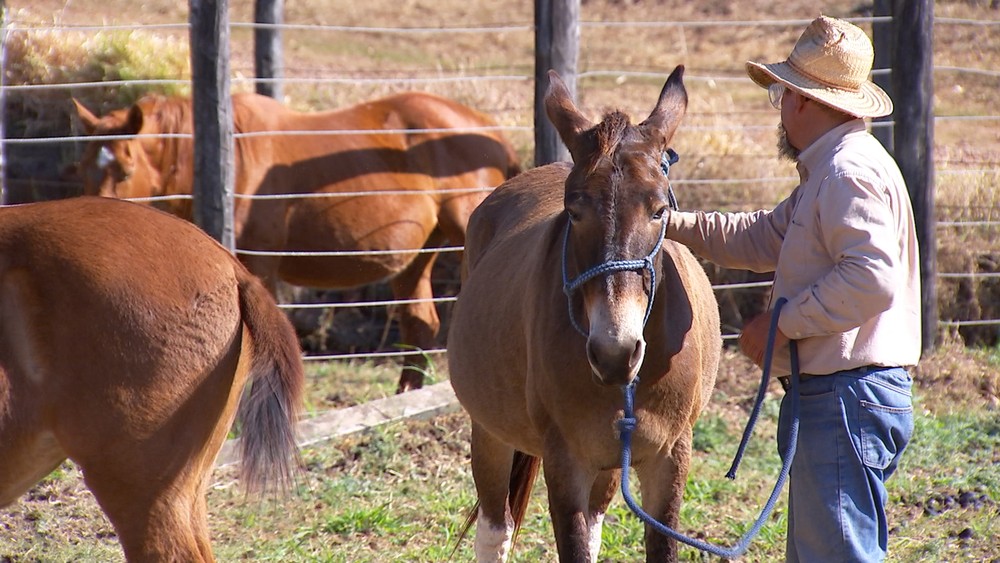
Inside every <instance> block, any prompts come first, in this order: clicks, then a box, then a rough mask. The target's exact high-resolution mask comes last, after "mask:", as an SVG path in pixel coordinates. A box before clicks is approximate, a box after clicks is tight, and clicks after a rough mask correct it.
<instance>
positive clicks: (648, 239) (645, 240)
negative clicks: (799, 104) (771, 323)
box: [545, 66, 687, 385]
mask: <svg viewBox="0 0 1000 563" xmlns="http://www.w3.org/2000/svg"><path fill="white" fill-rule="evenodd" d="M683 74H684V67H683V66H678V67H677V68H676V69H674V71H673V73H671V75H670V77H669V78H668V79H667V82H666V84H665V85H664V86H663V90H662V91H661V92H660V97H659V100H658V101H657V103H656V107H655V108H654V109H653V112H652V113H651V114H650V115H649V117H647V118H646V119H645V121H643V122H642V123H639V124H638V125H633V124H632V123H631V121H630V119H629V117H628V116H627V115H625V114H624V113H622V112H619V111H615V112H610V113H608V114H607V115H605V117H604V119H603V120H602V121H601V122H600V123H597V124H594V123H592V122H591V121H590V120H589V119H587V118H586V117H585V116H584V115H583V114H582V113H581V112H580V111H579V110H578V109H577V108H576V106H575V105H574V103H573V101H572V99H571V97H570V94H569V91H568V90H567V88H566V86H565V84H564V83H563V82H562V80H561V79H560V78H559V76H558V75H557V74H556V73H555V72H553V71H550V72H549V89H548V92H547V93H546V98H545V109H546V112H547V113H548V116H549V119H550V120H551V121H552V123H553V125H555V128H556V129H557V130H558V131H559V136H560V137H561V138H562V141H563V143H565V145H566V147H567V148H568V149H569V152H570V154H571V155H572V157H573V169H572V171H571V172H570V173H569V177H568V178H567V179H566V187H565V200H564V205H565V214H566V220H567V222H568V225H567V227H566V229H567V230H566V241H565V249H566V250H565V257H564V261H565V266H564V271H565V273H566V275H567V279H568V280H575V282H576V283H572V282H571V283H568V284H567V293H568V295H567V297H568V298H569V299H570V300H571V304H572V306H571V307H570V310H571V311H575V313H574V314H575V316H576V318H575V319H574V322H575V323H576V324H577V326H579V327H580V328H581V330H582V331H583V332H585V333H586V334H587V359H588V360H589V362H590V366H591V368H592V369H593V373H594V377H595V379H596V380H597V382H598V383H602V384H606V385H624V384H627V383H629V382H631V381H632V379H633V378H634V377H635V375H636V374H637V373H638V371H639V367H640V366H641V365H642V361H643V358H644V355H645V348H646V343H645V340H644V339H643V327H644V325H645V320H646V316H647V307H648V306H649V304H650V303H651V301H650V300H651V299H652V298H653V295H654V293H655V287H652V285H653V284H654V283H655V282H656V281H658V280H659V279H660V278H661V276H660V275H659V273H660V268H661V263H662V261H661V258H660V252H659V251H658V250H659V245H660V242H661V241H662V236H663V225H664V221H665V220H666V217H665V214H666V212H667V209H668V190H669V186H668V184H667V177H666V175H665V174H664V172H663V170H662V168H661V159H662V157H663V155H664V153H665V151H667V149H668V148H669V143H670V140H671V139H672V138H673V135H674V131H675V130H676V129H677V126H678V125H679V124H680V121H681V118H682V117H683V115H684V112H685V111H686V110H687V91H686V90H685V88H684V83H683ZM647 258H648V260H646V259H647ZM637 263H642V264H643V265H641V266H639V265H637ZM602 265H604V266H605V267H603V268H602ZM632 265H637V267H636V268H631V266H632ZM595 268H596V269H595Z"/></svg>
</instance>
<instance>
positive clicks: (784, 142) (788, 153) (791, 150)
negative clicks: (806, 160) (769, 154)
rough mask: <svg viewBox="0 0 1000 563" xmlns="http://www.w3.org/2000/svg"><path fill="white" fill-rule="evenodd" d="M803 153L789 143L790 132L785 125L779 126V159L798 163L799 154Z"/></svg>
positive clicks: (780, 124)
mask: <svg viewBox="0 0 1000 563" xmlns="http://www.w3.org/2000/svg"><path fill="white" fill-rule="evenodd" d="M801 152H802V151H800V150H799V149H797V148H795V147H793V146H792V144H791V143H789V142H788V130H787V129H785V125H784V124H783V123H779V124H778V158H783V159H786V160H791V161H792V162H798V160H799V154H800V153H801Z"/></svg>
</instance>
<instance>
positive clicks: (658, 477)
mask: <svg viewBox="0 0 1000 563" xmlns="http://www.w3.org/2000/svg"><path fill="white" fill-rule="evenodd" d="M690 465H691V429H690V428H688V429H686V430H685V431H683V432H682V433H681V436H680V437H678V439H677V441H676V442H675V443H674V446H673V448H671V450H670V455H669V456H663V457H661V458H659V459H649V460H646V461H645V462H644V463H643V464H642V465H640V466H638V467H637V468H636V473H637V475H638V476H639V484H640V489H641V492H642V509H643V510H644V511H646V513H647V514H649V515H650V516H652V517H653V518H655V519H656V520H657V521H659V522H662V523H664V524H666V525H667V526H669V527H671V528H673V529H675V530H676V529H677V526H678V525H679V523H680V510H681V502H682V501H683V499H684V486H685V485H686V484H687V474H688V468H689V467H690ZM645 543H646V561H677V541H676V540H674V539H672V538H669V537H667V536H665V535H663V534H661V533H659V532H657V531H656V530H654V529H653V528H652V527H650V526H646V531H645Z"/></svg>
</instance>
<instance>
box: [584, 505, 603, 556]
mask: <svg viewBox="0 0 1000 563" xmlns="http://www.w3.org/2000/svg"><path fill="white" fill-rule="evenodd" d="M588 520H590V521H589V522H587V527H588V528H589V530H588V531H589V532H590V560H591V561H597V557H598V556H599V555H600V554H601V530H603V529H604V513H603V512H599V513H597V514H594V516H593V518H592V519H591V518H588Z"/></svg>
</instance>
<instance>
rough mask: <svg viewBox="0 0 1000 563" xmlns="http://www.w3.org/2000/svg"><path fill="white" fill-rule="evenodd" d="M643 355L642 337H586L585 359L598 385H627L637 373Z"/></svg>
mask: <svg viewBox="0 0 1000 563" xmlns="http://www.w3.org/2000/svg"><path fill="white" fill-rule="evenodd" d="M645 356H646V341H645V340H643V339H642V338H638V339H635V338H633V339H627V340H616V339H604V338H595V337H593V336H591V338H588V339H587V361H588V362H590V369H591V370H593V373H594V382H595V383H597V384H598V385H619V386H620V385H628V384H629V383H631V382H632V380H633V379H634V378H635V376H636V375H637V374H638V373H639V368H640V367H641V366H642V360H643V358H645Z"/></svg>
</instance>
